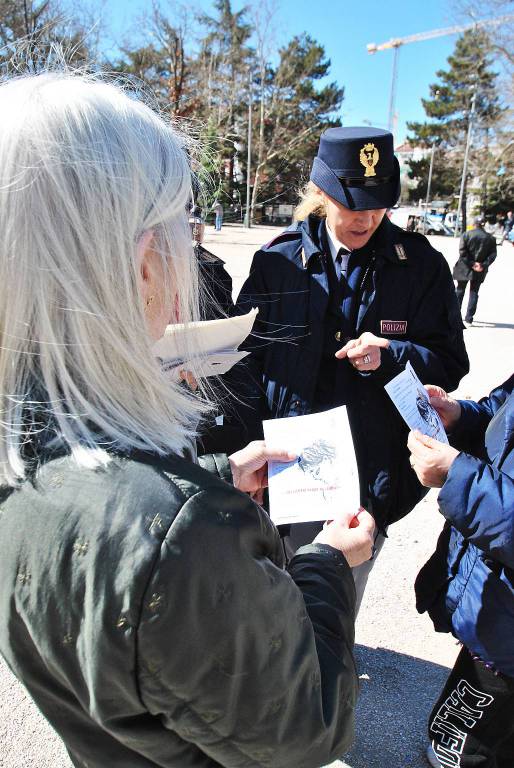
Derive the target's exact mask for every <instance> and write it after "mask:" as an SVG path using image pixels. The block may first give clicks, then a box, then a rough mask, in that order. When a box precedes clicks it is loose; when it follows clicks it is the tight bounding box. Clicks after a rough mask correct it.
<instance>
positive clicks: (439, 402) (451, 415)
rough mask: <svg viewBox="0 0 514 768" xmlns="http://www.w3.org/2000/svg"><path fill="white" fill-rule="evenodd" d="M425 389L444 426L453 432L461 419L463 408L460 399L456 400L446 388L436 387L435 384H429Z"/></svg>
mask: <svg viewBox="0 0 514 768" xmlns="http://www.w3.org/2000/svg"><path fill="white" fill-rule="evenodd" d="M425 389H426V391H427V392H428V396H429V397H430V403H431V405H433V406H434V408H435V409H436V411H437V413H438V414H439V416H440V417H441V421H442V422H443V427H444V428H445V430H446V431H447V432H451V430H452V429H453V428H454V427H455V425H456V424H457V422H458V420H459V419H460V414H461V411H462V409H461V407H460V403H459V401H458V400H454V399H453V397H450V396H449V395H448V394H447V393H446V392H445V391H444V389H442V388H441V387H436V386H435V385H434V384H427V385H426V386H425Z"/></svg>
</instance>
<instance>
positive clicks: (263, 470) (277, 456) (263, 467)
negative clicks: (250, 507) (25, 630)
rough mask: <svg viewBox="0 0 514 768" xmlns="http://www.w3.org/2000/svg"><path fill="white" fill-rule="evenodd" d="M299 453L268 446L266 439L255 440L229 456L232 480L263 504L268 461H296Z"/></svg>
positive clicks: (237, 486)
mask: <svg viewBox="0 0 514 768" xmlns="http://www.w3.org/2000/svg"><path fill="white" fill-rule="evenodd" d="M296 458H298V457H297V454H295V453H291V452H290V451H277V450H271V449H270V448H266V444H265V442H264V440H254V441H253V442H251V443H248V445H247V446H246V447H245V448H242V449H241V450H240V451H236V452H235V453H233V454H232V455H231V456H229V457H228V460H229V462H230V469H231V470H232V481H233V483H234V486H235V487H236V488H238V489H239V490H240V491H244V492H245V493H249V494H250V496H251V497H252V498H253V499H255V501H257V503H259V504H262V497H263V490H264V488H266V487H267V485H268V461H284V462H288V461H294V460H295V459H296Z"/></svg>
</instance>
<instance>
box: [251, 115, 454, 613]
mask: <svg viewBox="0 0 514 768" xmlns="http://www.w3.org/2000/svg"><path fill="white" fill-rule="evenodd" d="M399 195H400V174H399V164H398V160H397V159H396V157H395V155H394V149H393V136H392V134H391V133H389V132H388V131H384V130H381V129H379V128H370V127H365V128H332V129H329V130H327V131H325V132H324V133H323V134H322V136H321V139H320V144H319V150H318V154H317V157H316V158H315V159H314V163H313V167H312V171H311V178H310V182H309V184H308V185H307V188H306V190H305V191H304V193H303V195H302V200H301V202H300V205H299V206H298V208H297V210H296V218H297V219H298V221H297V223H296V224H295V225H294V226H293V227H292V228H291V229H290V230H287V231H285V232H283V233H282V234H280V235H279V236H278V237H276V238H275V239H274V240H272V241H271V243H269V244H268V245H266V246H264V247H263V248H261V249H260V250H258V251H257V253H256V254H255V256H254V259H253V263H252V266H251V270H250V274H249V277H248V279H247V280H246V282H245V283H244V285H243V287H242V289H241V292H240V294H239V297H238V300H237V302H236V308H237V311H238V312H239V313H246V312H248V311H249V310H250V309H251V308H252V307H258V308H259V314H258V316H257V321H256V324H255V326H254V334H253V336H251V337H250V340H249V342H248V346H247V349H249V350H250V355H249V357H248V358H247V360H246V361H245V369H244V377H241V378H242V379H243V378H244V379H245V380H244V381H241V385H240V386H239V387H238V390H237V391H238V395H239V396H240V398H241V400H243V401H244V403H245V407H244V409H243V408H241V411H244V413H243V414H242V415H241V416H240V418H241V420H242V421H243V422H244V423H245V424H246V427H247V430H248V432H247V435H246V439H247V440H248V439H252V438H255V437H257V436H260V435H261V434H262V432H261V430H262V426H261V421H262V419H269V418H279V417H285V416H298V415H303V414H308V413H315V412H320V411H324V410H327V409H329V408H333V407H336V406H340V405H347V407H348V415H349V419H350V423H351V426H352V431H353V436H354V444H355V450H356V455H357V463H358V468H359V475H360V484H361V504H362V506H363V507H365V508H366V509H367V510H368V511H369V512H371V514H372V515H373V517H374V519H375V522H376V525H377V540H376V545H375V546H376V550H377V551H378V549H379V548H380V546H381V545H382V543H383V541H384V534H385V532H386V529H387V526H388V525H389V524H390V523H392V522H394V521H395V520H398V519H399V518H401V517H402V516H403V515H405V514H406V513H407V512H409V511H410V510H411V509H412V508H413V507H414V506H415V504H416V503H417V502H418V501H419V500H420V498H421V497H422V494H423V490H422V488H421V486H420V484H419V483H418V481H417V479H416V477H415V475H414V474H413V473H412V471H411V469H410V466H409V454H408V451H407V448H406V439H407V428H406V427H405V425H404V423H403V421H402V419H401V417H400V416H399V414H398V413H397V411H396V408H395V407H394V405H393V404H392V402H391V401H390V399H389V397H388V395H387V394H386V392H385V390H384V384H386V383H387V382H388V381H389V380H390V379H392V378H393V377H394V376H396V375H397V374H398V373H400V372H401V371H402V370H403V369H404V367H405V364H406V363H407V362H410V363H411V364H412V365H413V367H414V369H415V370H416V372H417V374H418V376H419V377H420V378H421V379H422V380H425V381H433V382H435V383H436V384H439V385H440V386H442V387H445V388H446V389H448V390H453V389H455V388H456V387H457V385H458V383H459V381H460V379H461V377H462V376H464V375H465V374H466V373H467V371H468V368H469V365H468V357H467V354H466V349H465V346H464V341H463V335H462V328H463V326H462V321H461V318H460V313H459V308H458V304H457V300H456V297H455V290H454V286H453V282H452V278H451V275H450V270H449V268H448V265H447V263H446V261H445V259H444V258H443V256H442V255H441V254H440V253H438V252H437V251H435V250H434V249H433V248H432V247H431V245H430V243H429V242H428V240H427V239H426V238H425V237H424V236H423V235H420V234H417V233H411V232H405V231H404V230H402V229H400V228H399V227H397V226H395V225H394V224H392V222H391V221H390V220H389V218H388V217H387V216H385V213H386V209H387V208H390V207H392V206H394V205H395V203H396V202H397V200H398V198H399ZM244 386H246V394H245V388H244ZM320 526H321V524H317V523H316V524H307V523H304V524H301V525H296V526H292V528H291V530H290V531H289V536H287V537H286V545H287V546H286V549H287V551H290V552H292V551H295V549H296V548H297V547H299V546H301V545H302V544H304V543H305V542H306V541H308V540H310V538H309V537H311V536H312V533H313V532H314V531H315V530H319V528H320ZM372 564H373V562H372V561H371V562H370V563H365V564H364V565H363V566H361V567H360V569H359V571H358V572H355V573H354V577H355V581H356V587H357V604H358V605H359V603H360V600H361V598H362V594H363V591H364V587H365V584H366V580H367V576H368V574H369V571H370V570H371V566H372Z"/></svg>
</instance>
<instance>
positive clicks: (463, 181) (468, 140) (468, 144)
mask: <svg viewBox="0 0 514 768" xmlns="http://www.w3.org/2000/svg"><path fill="white" fill-rule="evenodd" d="M476 98H477V92H476V88H475V89H474V91H473V96H472V98H471V111H470V113H469V123H468V135H467V138H466V150H465V152H464V165H463V167H462V179H461V182H460V192H459V207H458V209H457V221H456V222H455V229H454V231H453V236H454V237H457V234H458V229H459V220H460V214H461V212H462V198H463V197H464V189H465V187H466V176H467V173H468V159H469V150H470V148H471V139H472V136H473V119H474V117H475V105H476Z"/></svg>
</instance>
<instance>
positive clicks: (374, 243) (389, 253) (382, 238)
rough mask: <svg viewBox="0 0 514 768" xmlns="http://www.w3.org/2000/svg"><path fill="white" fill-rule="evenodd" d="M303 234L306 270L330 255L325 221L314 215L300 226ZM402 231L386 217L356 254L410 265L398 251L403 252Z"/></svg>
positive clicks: (303, 258)
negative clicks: (322, 255) (320, 258)
mask: <svg viewBox="0 0 514 768" xmlns="http://www.w3.org/2000/svg"><path fill="white" fill-rule="evenodd" d="M299 227H300V229H301V232H302V260H303V266H304V268H305V269H307V268H308V266H309V263H310V261H311V259H312V258H316V257H317V258H319V257H320V255H321V254H323V253H330V250H329V249H328V244H327V243H326V238H327V234H326V227H325V220H324V219H322V218H319V217H318V216H313V215H312V214H311V215H310V216H309V217H308V218H307V219H305V221H303V222H302V223H301V224H300V225H299ZM399 232H400V230H398V228H397V227H394V226H393V224H391V222H390V221H389V219H388V217H387V216H385V215H384V218H383V219H382V221H381V223H380V226H379V227H378V229H377V230H376V232H374V233H373V235H372V236H371V238H370V239H369V240H368V242H367V243H366V245H365V246H364V247H363V248H359V249H358V251H355V253H359V254H363V255H369V256H370V257H371V256H383V257H384V258H385V259H387V260H388V261H390V262H392V263H393V264H404V265H405V264H408V259H406V258H405V259H402V258H401V256H400V254H399V253H398V251H397V249H396V247H395V246H396V245H400V253H401V252H402V251H403V246H401V243H400V240H399V237H398V234H399Z"/></svg>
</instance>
